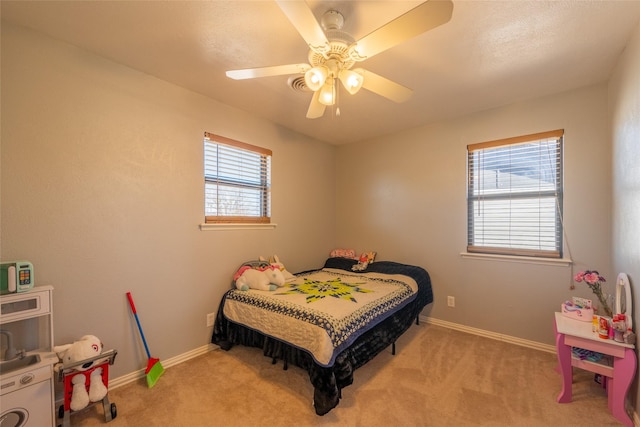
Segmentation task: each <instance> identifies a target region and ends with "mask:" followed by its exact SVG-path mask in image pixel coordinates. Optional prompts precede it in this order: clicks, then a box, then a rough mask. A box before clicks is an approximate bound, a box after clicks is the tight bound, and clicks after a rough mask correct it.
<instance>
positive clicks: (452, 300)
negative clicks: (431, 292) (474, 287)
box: [447, 296, 456, 307]
mask: <svg viewBox="0 0 640 427" xmlns="http://www.w3.org/2000/svg"><path fill="white" fill-rule="evenodd" d="M447 306H448V307H455V306H456V299H455V297H452V296H448V297H447Z"/></svg>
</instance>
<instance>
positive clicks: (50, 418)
mask: <svg viewBox="0 0 640 427" xmlns="http://www.w3.org/2000/svg"><path fill="white" fill-rule="evenodd" d="M52 292H53V287H51V286H36V287H34V288H33V289H31V290H29V291H27V292H21V293H12V294H7V295H0V330H2V331H3V333H2V334H0V338H1V339H2V341H1V343H2V354H0V355H1V356H2V357H3V360H2V361H0V425H2V426H4V425H21V426H22V425H24V426H25V427H42V426H46V425H50V426H55V425H56V424H55V422H56V417H55V415H56V414H55V407H54V381H55V378H54V375H53V365H54V364H55V363H57V362H58V358H57V356H56V355H55V353H53V352H52V351H51V350H52V346H53V298H52ZM9 341H11V343H9ZM9 344H11V346H12V348H15V349H16V350H17V352H18V354H19V356H18V357H14V358H12V360H9V361H6V360H4V356H5V354H6V353H5V349H6V348H7V347H9ZM21 421H24V422H25V424H21V423H20V422H21Z"/></svg>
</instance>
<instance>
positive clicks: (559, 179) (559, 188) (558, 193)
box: [467, 129, 564, 259]
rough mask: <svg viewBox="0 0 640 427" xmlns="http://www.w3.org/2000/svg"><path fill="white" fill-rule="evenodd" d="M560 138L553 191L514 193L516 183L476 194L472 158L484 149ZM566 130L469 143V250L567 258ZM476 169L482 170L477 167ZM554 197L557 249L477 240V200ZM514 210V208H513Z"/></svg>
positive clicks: (503, 254)
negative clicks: (564, 250)
mask: <svg viewBox="0 0 640 427" xmlns="http://www.w3.org/2000/svg"><path fill="white" fill-rule="evenodd" d="M549 139H551V140H553V139H555V140H557V148H555V151H554V152H553V153H552V154H553V155H554V156H555V171H554V172H555V188H553V189H552V190H544V191H538V192H529V193H527V192H520V193H513V192H512V191H511V190H512V189H513V188H514V186H511V185H510V186H509V187H508V188H507V189H506V190H505V191H502V192H496V193H495V194H486V193H485V194H476V193H474V187H473V183H474V182H475V181H474V178H475V175H474V162H473V159H472V157H473V156H474V153H477V152H479V151H481V150H488V149H492V148H497V147H508V146H516V145H524V144H527V143H529V144H530V143H536V142H543V141H544V140H549ZM563 157H564V129H557V130H553V131H548V132H541V133H535V134H530V135H522V136H517V137H513V138H506V139H499V140H494V141H488V142H482V143H477V144H470V145H468V146H467V253H470V254H478V255H482V254H485V255H495V256H515V257H534V258H546V259H561V258H563V234H564V230H563V228H564V225H563V220H562V216H563V196H564V165H563V160H564V159H563ZM476 169H479V168H477V167H476ZM548 197H553V201H554V205H555V209H554V236H553V238H554V246H555V248H554V249H553V250H548V249H542V248H539V249H533V248H531V249H528V248H520V247H513V246H511V247H508V246H507V247H503V246H497V245H494V246H491V245H483V244H477V242H476V241H475V231H474V230H475V229H474V227H475V222H476V220H475V218H474V203H475V202H478V201H496V200H501V199H502V200H509V201H513V200H518V201H521V200H525V199H533V200H537V201H541V200H543V199H544V198H548ZM510 212H511V210H510ZM541 228H542V227H540V228H538V229H537V231H536V237H535V239H534V240H533V241H536V242H539V241H540V240H541V237H540V236H541V234H542V232H541ZM507 240H508V242H509V244H510V245H513V244H514V239H512V238H511V236H509V238H508V239H507Z"/></svg>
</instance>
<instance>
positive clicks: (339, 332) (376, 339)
mask: <svg viewBox="0 0 640 427" xmlns="http://www.w3.org/2000/svg"><path fill="white" fill-rule="evenodd" d="M357 263H358V261H357V260H353V259H349V258H338V257H335V258H329V259H327V261H326V262H325V264H324V266H323V267H322V268H321V269H318V270H310V271H305V272H301V273H297V274H295V279H294V280H292V281H288V283H287V284H286V285H285V286H284V287H281V288H278V289H276V290H275V291H259V290H253V289H252V290H249V291H240V290H236V289H231V290H229V291H228V292H226V293H225V294H224V296H223V298H222V301H221V303H220V306H219V309H218V313H217V317H216V322H215V324H214V328H213V335H212V338H211V342H212V343H214V344H217V345H218V346H220V347H221V348H222V349H223V350H230V349H231V348H232V347H233V346H234V345H244V346H251V347H259V348H262V350H263V354H264V355H265V356H267V357H270V358H272V359H273V361H274V363H275V362H276V361H277V360H283V361H284V366H285V369H286V367H287V366H288V364H289V363H293V364H294V365H296V366H299V367H300V368H302V369H305V370H307V371H308V372H309V378H310V380H311V384H312V385H313V388H314V396H313V403H314V408H315V411H316V414H318V415H324V414H326V413H328V412H329V411H331V409H333V408H334V407H336V406H337V405H338V403H339V401H340V398H341V393H342V389H343V388H345V387H347V386H348V385H350V384H351V383H352V382H353V374H354V371H355V370H356V369H358V368H359V367H361V366H363V365H364V364H366V363H367V362H368V361H370V360H371V359H373V358H374V357H375V356H376V355H377V354H379V353H380V352H381V351H382V350H384V349H385V348H387V347H389V346H392V349H393V353H395V342H396V340H397V339H398V337H400V336H401V335H402V334H403V333H404V332H405V331H406V330H407V329H408V328H409V327H410V326H411V324H412V323H413V322H414V321H415V322H416V323H418V315H419V314H420V312H421V311H422V309H423V308H424V307H425V306H426V305H427V304H430V303H431V302H433V290H432V288H431V279H430V277H429V274H428V273H427V271H426V270H424V269H423V268H421V267H418V266H412V265H406V264H401V263H397V262H391V261H377V262H374V263H371V264H369V265H368V266H367V268H366V269H365V270H363V271H357V272H356V271H353V270H352V267H353V266H354V265H356V264H357Z"/></svg>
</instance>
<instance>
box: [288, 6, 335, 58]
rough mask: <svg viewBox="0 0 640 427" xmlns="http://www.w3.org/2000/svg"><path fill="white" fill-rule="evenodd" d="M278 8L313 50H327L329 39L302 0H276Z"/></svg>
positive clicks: (321, 51)
mask: <svg viewBox="0 0 640 427" xmlns="http://www.w3.org/2000/svg"><path fill="white" fill-rule="evenodd" d="M276 3H278V6H280V9H282V11H283V12H284V14H285V15H287V18H289V21H291V23H292V24H293V26H294V27H295V28H296V30H298V32H299V33H300V35H301V36H302V38H303V39H304V41H305V42H307V44H308V45H309V48H310V49H311V50H313V51H314V52H318V53H323V52H327V51H329V40H327V36H326V35H325V34H324V31H322V27H321V26H320V24H318V20H317V19H316V17H315V16H314V15H313V12H312V11H311V9H309V6H307V4H306V3H305V2H303V1H283V0H276Z"/></svg>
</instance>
